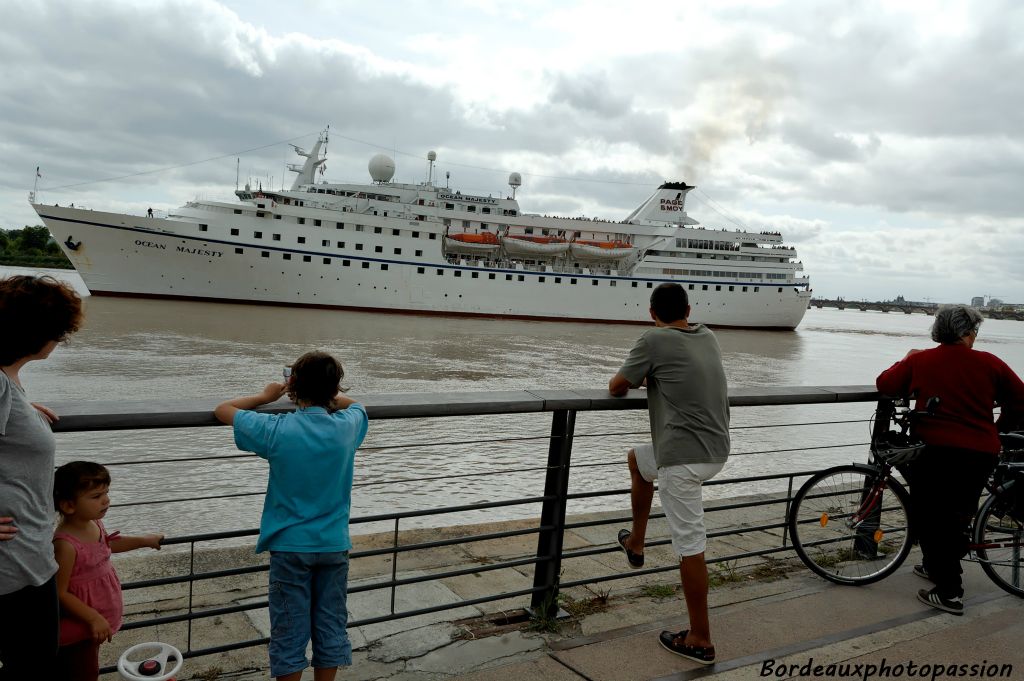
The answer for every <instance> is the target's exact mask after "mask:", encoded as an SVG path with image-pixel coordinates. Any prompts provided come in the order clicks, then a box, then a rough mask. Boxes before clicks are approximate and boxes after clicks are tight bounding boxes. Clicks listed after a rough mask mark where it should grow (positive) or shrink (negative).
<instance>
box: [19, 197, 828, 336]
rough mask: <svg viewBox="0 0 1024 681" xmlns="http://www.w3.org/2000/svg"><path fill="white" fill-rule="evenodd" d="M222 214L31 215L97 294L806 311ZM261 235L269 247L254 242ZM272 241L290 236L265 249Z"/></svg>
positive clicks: (782, 299)
mask: <svg viewBox="0 0 1024 681" xmlns="http://www.w3.org/2000/svg"><path fill="white" fill-rule="evenodd" d="M223 205H224V206H227V208H225V209H224V210H223V211H222V212H221V213H219V214H216V213H214V214H211V212H210V211H209V209H206V210H200V209H199V208H192V209H191V211H190V209H189V208H188V207H186V208H183V209H181V211H180V214H178V215H176V216H175V217H174V219H159V218H145V217H139V216H133V215H125V214H117V213H105V212H99V211H90V210H83V209H79V208H68V207H57V206H45V205H38V204H36V205H34V207H35V209H36V211H37V212H38V214H39V216H40V217H41V218H42V220H43V222H44V223H45V224H46V226H47V228H48V229H49V230H50V232H51V234H53V236H54V237H55V239H56V240H57V242H58V243H60V244H61V248H62V249H64V252H65V253H66V254H67V256H68V258H69V259H70V260H71V262H72V263H73V264H74V266H75V268H76V269H77V270H78V272H79V274H80V275H81V276H82V279H83V280H84V281H85V283H86V285H87V286H88V287H89V290H90V291H91V292H92V293H93V294H96V295H123V296H142V297H166V298H184V299H198V300H216V301H231V302H241V303H263V304H276V305H304V306H316V307H328V308H342V309H357V310H372V311H376V312H402V313H419V314H444V315H460V316H486V317H507V318H520V319H544V320H557V321H589V322H620V323H639V324H649V323H650V321H651V320H650V316H649V313H648V307H649V305H648V301H649V298H650V293H651V289H652V288H653V287H654V286H657V285H658V284H660V283H663V282H666V281H674V282H678V283H680V284H682V285H683V286H684V288H687V289H688V293H689V296H690V302H691V306H692V313H691V315H690V320H691V321H693V322H699V323H704V324H708V325H711V326H719V327H744V328H772V329H793V328H796V326H797V325H798V324H799V323H800V321H801V319H802V318H803V316H804V313H805V311H806V309H807V304H808V302H809V300H810V292H809V291H808V288H807V286H806V285H802V286H801V285H793V284H780V285H773V284H765V283H758V284H756V285H755V284H753V283H748V282H740V281H720V280H710V279H701V278H693V277H691V278H687V277H673V276H664V277H656V276H654V275H643V274H639V275H638V274H633V275H625V274H621V275H620V274H619V273H617V272H614V271H609V272H607V273H605V272H602V273H594V272H592V271H591V270H589V269H586V268H582V269H578V270H576V271H573V272H571V273H570V272H565V271H562V272H556V271H553V270H550V269H547V270H546V271H545V267H544V266H543V265H538V266H535V267H534V268H533V269H527V268H526V267H525V266H523V265H520V266H509V265H506V266H504V267H502V266H497V265H495V266H490V264H488V263H484V262H483V261H472V260H471V261H464V260H454V261H453V260H452V259H446V258H445V257H444V254H443V253H442V248H441V244H442V241H443V239H444V235H443V234H442V233H437V232H434V233H431V232H429V231H426V230H424V225H423V223H421V222H416V221H408V220H400V219H398V218H396V217H391V218H386V217H376V216H369V215H368V216H365V218H364V217H363V216H360V217H361V219H362V221H363V222H364V223H365V224H364V225H363V227H364V229H365V230H366V231H360V232H355V233H353V231H352V229H351V227H352V225H351V224H350V225H349V227H350V229H347V230H344V231H342V230H341V229H340V228H334V227H333V225H334V223H327V221H326V220H325V221H324V224H325V225H327V224H330V225H332V226H331V227H328V226H322V227H321V226H313V225H305V224H303V225H288V227H287V231H286V232H285V230H282V229H281V224H280V221H276V220H273V219H270V218H272V216H271V215H270V214H269V213H268V214H267V215H266V216H262V217H252V216H250V215H241V216H239V215H233V214H232V212H231V208H230V204H223ZM261 215H262V214H261ZM310 222H312V220H310ZM317 222H320V221H319V220H317ZM339 224H341V223H339ZM204 228H205V229H204ZM200 230H203V231H200ZM256 230H262V231H265V232H267V237H265V238H262V240H261V241H259V242H256V241H255V240H254V239H253V234H254V233H255V231H256ZM370 230H376V231H373V232H371V231H370ZM272 231H281V232H284V233H285V234H286V238H285V239H283V240H276V241H275V240H269V237H270V232H272ZM233 232H234V233H233ZM396 233H397V234H396ZM239 234H240V236H239ZM414 234H415V235H417V236H416V237H415V238H414V237H413V235H414ZM431 235H432V236H433V238H430V237H431ZM275 236H279V235H275ZM341 244H343V245H341ZM755 289H756V290H755Z"/></svg>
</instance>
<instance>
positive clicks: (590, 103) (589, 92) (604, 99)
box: [550, 73, 630, 118]
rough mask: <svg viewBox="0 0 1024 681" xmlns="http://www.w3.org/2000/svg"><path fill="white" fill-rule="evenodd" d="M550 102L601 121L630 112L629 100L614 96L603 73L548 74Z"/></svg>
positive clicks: (613, 91) (624, 97)
mask: <svg viewBox="0 0 1024 681" xmlns="http://www.w3.org/2000/svg"><path fill="white" fill-rule="evenodd" d="M551 77H552V79H553V80H554V85H553V87H552V92H551V97H550V100H551V101H552V102H554V103H566V104H568V105H569V106H571V107H572V108H574V109H577V110H579V111H584V112H588V113H592V114H595V115H597V116H598V117H601V118H619V117H621V116H623V115H625V114H626V113H627V112H628V111H629V108H630V98H629V97H626V96H622V95H617V94H615V92H616V90H615V89H613V88H612V86H611V83H610V82H609V79H608V76H607V75H606V74H604V73H577V74H563V73H555V74H552V76H551ZM620 91H621V90H620Z"/></svg>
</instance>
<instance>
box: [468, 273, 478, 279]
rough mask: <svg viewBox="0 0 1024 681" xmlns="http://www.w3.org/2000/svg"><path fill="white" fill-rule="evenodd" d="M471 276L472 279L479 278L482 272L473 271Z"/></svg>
mask: <svg viewBox="0 0 1024 681" xmlns="http://www.w3.org/2000/svg"><path fill="white" fill-rule="evenodd" d="M469 277H470V278H471V279H478V278H479V277H480V273H479V272H471V273H470V274H469Z"/></svg>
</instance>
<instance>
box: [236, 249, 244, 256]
mask: <svg viewBox="0 0 1024 681" xmlns="http://www.w3.org/2000/svg"><path fill="white" fill-rule="evenodd" d="M235 253H238V254H239V255H241V254H242V253H243V251H242V249H241V248H236V249H235Z"/></svg>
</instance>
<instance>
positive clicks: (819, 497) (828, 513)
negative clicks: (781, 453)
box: [789, 464, 911, 584]
mask: <svg viewBox="0 0 1024 681" xmlns="http://www.w3.org/2000/svg"><path fill="white" fill-rule="evenodd" d="M880 475H881V471H880V470H879V469H878V468H875V467H874V466H867V465H861V464H849V465H846V466H836V467H834V468H829V469H827V470H824V471H822V472H820V473H818V474H816V475H814V476H812V477H811V479H810V480H808V481H807V482H805V483H804V484H803V486H802V487H801V488H800V489H799V491H797V493H796V496H795V497H793V505H792V507H791V508H790V511H789V534H790V537H792V539H793V548H794V549H796V553H797V555H798V556H800V560H802V561H803V562H804V564H805V565H807V567H809V568H810V569H811V571H812V572H814V573H815V574H817V575H820V576H821V577H824V578H825V579H827V580H829V581H832V582H835V583H837V584H870V583H871V582H876V581H878V580H880V579H882V578H884V577H887V576H888V575H890V574H892V573H893V572H894V571H895V570H896V568H898V567H899V566H900V564H902V563H903V561H904V560H906V558H907V555H908V554H909V553H910V548H911V537H910V517H909V508H910V496H909V495H908V494H907V490H906V489H904V487H903V486H902V485H901V484H900V483H898V482H897V481H895V480H893V479H892V478H889V479H888V480H887V481H886V482H885V485H884V487H883V486H880V485H877V484H876V483H878V479H879V476H880Z"/></svg>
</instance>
